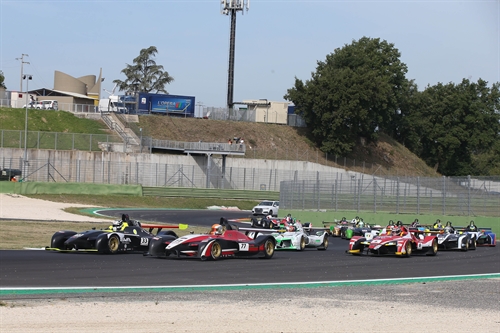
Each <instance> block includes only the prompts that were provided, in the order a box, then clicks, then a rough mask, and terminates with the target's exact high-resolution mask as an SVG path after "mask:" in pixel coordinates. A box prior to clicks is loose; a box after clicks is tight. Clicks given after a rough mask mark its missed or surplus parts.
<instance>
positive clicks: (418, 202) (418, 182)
mask: <svg viewBox="0 0 500 333" xmlns="http://www.w3.org/2000/svg"><path fill="white" fill-rule="evenodd" d="M417 215H420V177H417Z"/></svg>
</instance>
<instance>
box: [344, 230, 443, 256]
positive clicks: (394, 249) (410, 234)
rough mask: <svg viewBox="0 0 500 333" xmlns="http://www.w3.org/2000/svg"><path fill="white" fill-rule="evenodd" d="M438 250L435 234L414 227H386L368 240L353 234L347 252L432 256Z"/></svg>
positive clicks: (355, 253)
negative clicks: (386, 228) (384, 230)
mask: <svg viewBox="0 0 500 333" xmlns="http://www.w3.org/2000/svg"><path fill="white" fill-rule="evenodd" d="M437 251H438V240H437V237H436V236H432V235H427V234H426V233H424V232H422V231H420V230H418V229H416V228H410V229H409V228H406V227H404V226H402V227H400V228H393V229H388V230H387V231H386V232H385V233H381V234H379V235H378V236H376V237H374V238H373V239H371V240H369V239H367V238H366V237H363V236H354V237H352V238H351V240H350V241H349V250H347V253H350V254H354V255H360V254H363V253H364V252H366V254H376V255H396V256H405V257H410V256H411V255H412V254H414V253H421V254H426V255H431V256H434V255H436V254H437Z"/></svg>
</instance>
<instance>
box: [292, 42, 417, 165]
mask: <svg viewBox="0 0 500 333" xmlns="http://www.w3.org/2000/svg"><path fill="white" fill-rule="evenodd" d="M399 58H400V53H399V51H398V50H397V49H396V48H395V47H394V44H390V43H388V42H386V41H381V40H380V39H379V38H376V39H372V38H368V37H363V38H361V39H360V40H358V41H353V42H352V44H350V45H345V46H344V47H343V48H337V49H335V51H334V53H331V54H329V55H327V56H326V60H325V61H318V63H317V67H316V72H315V73H312V77H311V79H310V80H307V81H306V82H305V83H304V82H302V81H301V80H299V79H297V78H295V86H294V87H293V88H291V89H288V90H287V94H286V95H285V96H284V98H285V99H287V100H289V101H292V102H293V103H294V104H295V109H296V112H297V113H298V114H300V115H301V116H302V117H303V119H304V121H305V122H306V124H307V126H308V128H309V129H310V133H311V136H312V139H313V140H314V141H315V142H316V144H317V145H318V146H319V147H320V149H321V150H322V151H324V152H326V153H333V154H337V155H340V154H345V153H348V152H350V151H351V150H352V148H353V146H354V145H355V144H356V142H357V141H358V139H359V138H360V137H364V138H365V139H367V140H368V141H375V140H376V139H377V132H378V131H385V132H388V134H391V133H392V132H393V131H395V128H396V127H397V125H396V123H395V121H396V118H397V117H396V116H397V115H398V114H399V109H400V104H401V101H402V99H403V97H404V96H405V91H406V90H407V86H408V82H407V80H406V77H405V75H406V72H407V67H406V65H405V64H404V63H402V62H401V61H400V59H399Z"/></svg>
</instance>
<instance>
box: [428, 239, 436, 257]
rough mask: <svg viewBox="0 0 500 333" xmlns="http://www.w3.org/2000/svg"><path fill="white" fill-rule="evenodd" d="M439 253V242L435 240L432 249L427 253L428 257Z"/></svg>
mask: <svg viewBox="0 0 500 333" xmlns="http://www.w3.org/2000/svg"><path fill="white" fill-rule="evenodd" d="M437 252H438V241H437V239H434V240H433V241H432V245H431V249H430V252H429V253H427V255H428V256H435V255H436V254H437Z"/></svg>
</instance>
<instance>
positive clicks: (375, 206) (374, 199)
mask: <svg viewBox="0 0 500 333" xmlns="http://www.w3.org/2000/svg"><path fill="white" fill-rule="evenodd" d="M373 212H374V213H376V212H377V178H375V176H373Z"/></svg>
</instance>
